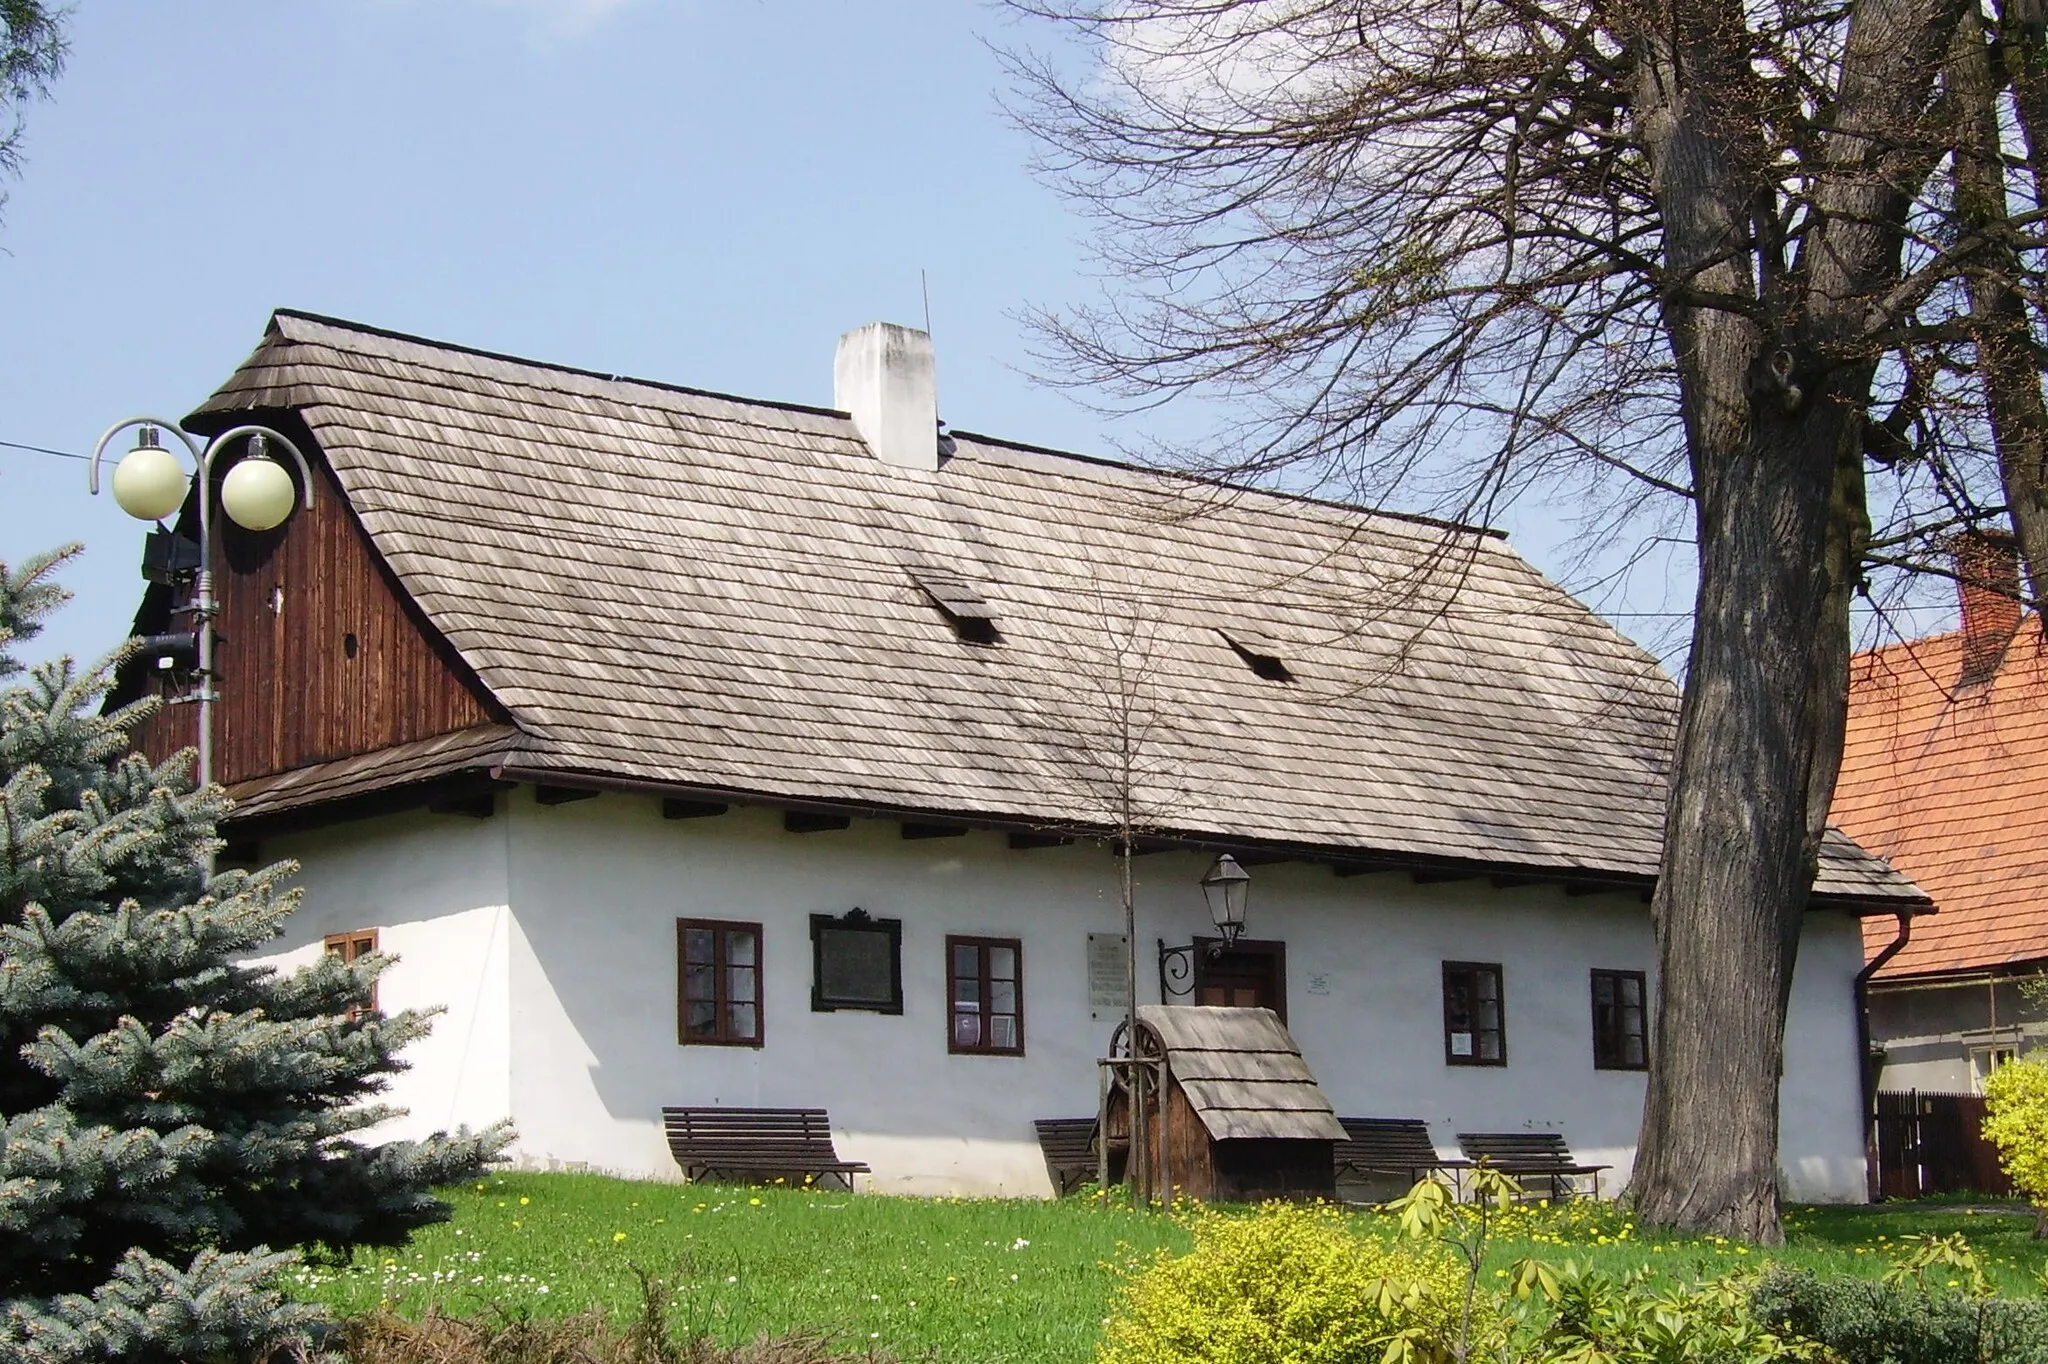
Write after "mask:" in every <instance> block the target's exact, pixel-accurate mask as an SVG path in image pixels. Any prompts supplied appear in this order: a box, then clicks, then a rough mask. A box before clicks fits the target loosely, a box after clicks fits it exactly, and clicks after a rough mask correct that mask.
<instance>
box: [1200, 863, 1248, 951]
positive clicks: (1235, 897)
mask: <svg viewBox="0 0 2048 1364" xmlns="http://www.w3.org/2000/svg"><path fill="white" fill-rule="evenodd" d="M1251 887H1252V874H1251V873H1250V872H1248V871H1246V870H1245V869H1244V868H1243V867H1240V866H1239V865H1238V864H1237V859H1236V858H1234V857H1232V856H1231V855H1230V854H1229V853H1224V854H1223V855H1222V856H1221V857H1219V858H1217V859H1216V861H1215V863H1214V865H1212V866H1211V867H1210V868H1209V872H1208V875H1206V876H1204V877H1203V878H1202V894H1203V896H1204V897H1205V898H1206V899H1207V900H1208V901H1209V918H1210V919H1211V920H1213V921H1214V922H1215V924H1216V931H1217V932H1218V933H1220V934H1222V935H1223V945H1224V946H1225V947H1228V946H1230V945H1231V944H1232V943H1234V942H1236V941H1237V937H1238V934H1240V933H1242V932H1244V902H1245V898H1246V897H1247V895H1249V894H1250V892H1251Z"/></svg>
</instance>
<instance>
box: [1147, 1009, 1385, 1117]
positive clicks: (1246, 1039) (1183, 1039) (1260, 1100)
mask: <svg viewBox="0 0 2048 1364" xmlns="http://www.w3.org/2000/svg"><path fill="white" fill-rule="evenodd" d="M1138 1026H1139V1027H1140V1028H1142V1029H1148V1030H1150V1031H1151V1032H1152V1034H1153V1035H1154V1036H1156V1037H1157V1038H1158V1039H1159V1042H1160V1044H1161V1045H1162V1046H1163V1047H1164V1048H1165V1052H1166V1064H1167V1069H1168V1070H1169V1071H1171V1072H1172V1074H1173V1078H1174V1079H1175V1080H1176V1081H1178V1082H1179V1084H1180V1087H1181V1090H1182V1092H1183V1093H1185V1094H1186V1095H1187V1096H1188V1106H1189V1107H1190V1108H1192V1109H1194V1111H1195V1116H1196V1117H1198V1118H1200V1119H1201V1120H1202V1126H1203V1127H1205V1128H1207V1129H1208V1132H1209V1135H1210V1136H1211V1137H1212V1138H1214V1139H1215V1140H1217V1141H1240V1140H1245V1139H1249V1138H1271V1137H1278V1138H1287V1139H1293V1140H1307V1141H1343V1140H1345V1132H1344V1125H1343V1124H1342V1123H1340V1122H1338V1121H1337V1110H1336V1109H1334V1108H1332V1107H1331V1106H1330V1101H1329V1099H1328V1098H1326V1097H1324V1095H1323V1090H1322V1086H1320V1085H1318V1084H1317V1083H1316V1077H1315V1076H1314V1075H1312V1074H1311V1073H1310V1072H1309V1068H1308V1065H1307V1063H1306V1062H1304V1061H1303V1060H1302V1059H1301V1048H1299V1047H1297V1046H1295V1045H1294V1038H1293V1037H1291V1036H1289V1035H1288V1032H1287V1028H1286V1026H1285V1025H1284V1024H1282V1023H1281V1022H1280V1020H1279V1018H1278V1017H1277V1016H1275V1014H1274V1013H1273V1011H1272V1010H1271V1009H1241V1008H1232V1009H1225V1008H1216V1007H1212V1006H1207V1005H1201V1004H1141V1005H1139V1006H1138Z"/></svg>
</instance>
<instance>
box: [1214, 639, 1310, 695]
mask: <svg viewBox="0 0 2048 1364" xmlns="http://www.w3.org/2000/svg"><path fill="white" fill-rule="evenodd" d="M1216 633H1217V634H1219V635H1222V636H1223V642H1224V643H1225V644H1228V645H1229V646H1230V649H1231V652H1232V653H1234V654H1236V655H1237V656H1238V657H1239V658H1240V659H1242V660H1244V665H1245V666H1246V667H1247V668H1250V669H1251V670H1252V674H1253V675H1254V676H1256V677H1263V678H1264V679H1265V680H1266V681H1268V682H1292V681H1293V680H1294V672H1293V670H1292V669H1290V668H1289V667H1288V666H1287V664H1286V662H1285V660H1283V659H1282V658H1281V657H1280V655H1278V654H1276V653H1273V652H1271V651H1270V650H1268V649H1264V648H1260V647H1258V645H1257V644H1256V643H1255V642H1250V641H1246V640H1240V639H1238V638H1237V637H1236V636H1234V635H1232V634H1230V633H1229V632H1228V631H1225V630H1218V631H1217V632H1216Z"/></svg>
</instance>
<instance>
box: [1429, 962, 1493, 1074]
mask: <svg viewBox="0 0 2048 1364" xmlns="http://www.w3.org/2000/svg"><path fill="white" fill-rule="evenodd" d="M1444 1062H1445V1064H1447V1065H1453V1066H1504V1065H1506V1064H1507V1063H1508V1033H1507V1014H1506V1011H1505V1007H1504V1004H1503V1001H1502V998H1501V988H1500V964H1499V963H1498V962H1479V961H1447V962H1445V963H1444Z"/></svg>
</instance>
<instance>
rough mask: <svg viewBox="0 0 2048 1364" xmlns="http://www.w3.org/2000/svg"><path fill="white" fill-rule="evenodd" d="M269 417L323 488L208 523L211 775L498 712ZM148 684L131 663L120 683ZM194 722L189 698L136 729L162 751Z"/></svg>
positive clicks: (347, 752)
mask: <svg viewBox="0 0 2048 1364" xmlns="http://www.w3.org/2000/svg"><path fill="white" fill-rule="evenodd" d="M272 424H273V425H276V426H277V427H279V429H285V430H289V431H291V433H292V436H293V439H294V440H295V441H296V442H298V443H299V445H300V448H301V449H303V450H305V451H306V453H307V456H308V457H309V459H311V460H312V461H313V463H314V467H315V477H316V478H317V479H318V480H319V490H318V497H317V499H316V500H315V502H314V505H313V506H312V507H311V508H310V509H306V508H302V509H300V511H299V512H298V513H297V514H295V515H294V516H293V517H292V519H291V520H290V521H288V522H286V523H285V524H284V525H283V526H282V527H280V528H279V529H277V530H274V531H269V532H265V533H262V534H252V533H251V532H248V531H245V530H242V529H241V528H240V527H238V526H235V525H233V524H232V523H230V522H228V521H227V519H226V518H225V517H221V518H219V519H218V521H217V523H216V525H215V528H214V535H215V542H216V543H215V550H214V555H213V567H214V593H215V596H216V597H217V599H218V600H219V602H220V614H219V615H218V616H217V617H216V618H215V621H214V632H215V636H216V639H217V641H218V643H217V644H216V646H215V658H214V662H215V668H216V670H217V672H218V674H219V678H218V682H217V686H218V690H219V694H220V700H219V702H218V703H217V704H216V706H215V708H214V777H215V779H216V780H217V781H219V782H221V783H222V784H224V785H228V786H233V785H234V784H235V783H237V782H242V781H247V780H250V779H251V778H255V777H262V776H268V775H271V774H273V773H278V772H285V771H290V770H292V769H295V768H300V767H306V766H309V765H311V764H314V763H322V762H331V761H333V760H335V759H338V758H348V757H354V756H357V755H359V754H364V753H372V752H376V751H377V750H380V749H385V748H389V747H392V746H393V745H396V744H405V743H411V742H414V741H416V740H421V739H427V738H431V737H433V736H435V735H440V734H447V733H451V732H453V731H456V730H461V729H467V728H469V727H471V726H473V725H480V724H488V723H491V722H494V721H495V722H503V721H504V720H505V719H506V718H507V717H506V715H505V712H504V710H503V709H502V707H500V706H498V705H497V704H496V703H495V702H494V701H493V699H492V698H491V696H490V693H489V692H488V691H487V690H486V689H485V688H484V686H483V684H482V683H481V682H479V681H478V680H477V679H476V677H475V675H474V674H473V673H472V672H471V671H470V669H469V668H468V667H467V665H465V664H464V663H463V662H462V660H461V658H460V657H459V656H458V655H457V654H456V652H455V650H454V649H453V648H452V647H451V646H450V645H449V644H448V643H447V641H446V640H445V639H443V638H442V637H441V635H440V634H439V632H438V631H436V630H435V629H434V628H433V627H432V626H431V625H430V624H428V623H427V621H426V619H425V618H424V616H422V614H421V613H420V611H419V609H418V607H416V606H415V605H414V604H413V602H412V600H411V599H410V597H408V596H407V594H406V592H405V589H404V587H402V586H401V585H400V584H399V582H398V579H397V578H396V576H395V575H394V574H393V573H392V572H391V570H390V568H389V567H388V566H387V565H386V564H385V563H384V560H383V557H382V556H381V555H379V554H378V553H377V551H376V549H375V548H374V547H373V546H372V545H371V543H370V538H369V536H368V534H367V533H366V532H365V531H364V529H363V526H362V523H361V521H360V520H358V519H357V517H356V514H355V511H354V509H353V508H352V507H350V505H349V503H348V499H347V497H346V495H345V494H344V493H343V492H342V490H341V486H340V484H339V483H337V482H336V481H335V478H334V475H333V472H332V471H331V470H330V469H329V468H328V467H327V465H326V463H325V461H324V460H322V459H321V458H320V457H319V455H318V452H317V450H316V449H315V447H314V444H313V442H312V440H311V439H310V437H309V436H306V435H304V434H301V433H302V432H303V428H302V427H300V426H299V424H298V423H297V422H295V421H281V420H273V421H272ZM188 512H189V509H188ZM188 533H189V527H188ZM168 604H169V603H168V601H167V600H164V601H162V605H161V606H160V607H159V609H160V610H161V609H162V606H168ZM145 614H146V615H147V614H153V613H150V612H148V611H147V610H146V611H145ZM184 620H185V618H184V617H182V616H178V617H175V618H171V617H168V616H166V617H164V618H162V619H160V620H157V621H150V622H148V623H147V625H146V626H145V627H144V628H147V629H151V630H170V629H173V628H179V627H180V626H182V623H183V621H184ZM150 685H152V684H150V683H149V682H147V681H146V679H145V678H144V677H143V676H142V675H139V674H138V675H137V676H136V677H135V678H134V679H132V680H131V681H130V684H129V686H128V687H126V688H124V691H126V692H128V693H129V694H136V693H138V692H140V691H141V690H142V688H143V687H145V686H150ZM170 690H172V691H174V692H175V691H177V690H178V688H176V687H172V688H170ZM196 735H197V716H196V708H195V707H194V706H192V705H189V704H187V705H169V706H165V707H164V708H163V709H162V710H160V711H158V712H157V714H155V715H153V716H151V717H150V718H149V719H147V720H146V721H144V722H143V724H142V726H141V727H140V728H139V730H138V732H137V739H138V742H139V744H140V746H141V748H142V749H143V751H144V752H146V753H148V754H150V755H151V756H152V757H157V758H161V757H163V756H165V755H167V754H169V753H171V752H175V751H176V750H177V749H178V748H181V747H185V746H189V745H191V744H192V743H194V742H195V740H196Z"/></svg>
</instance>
